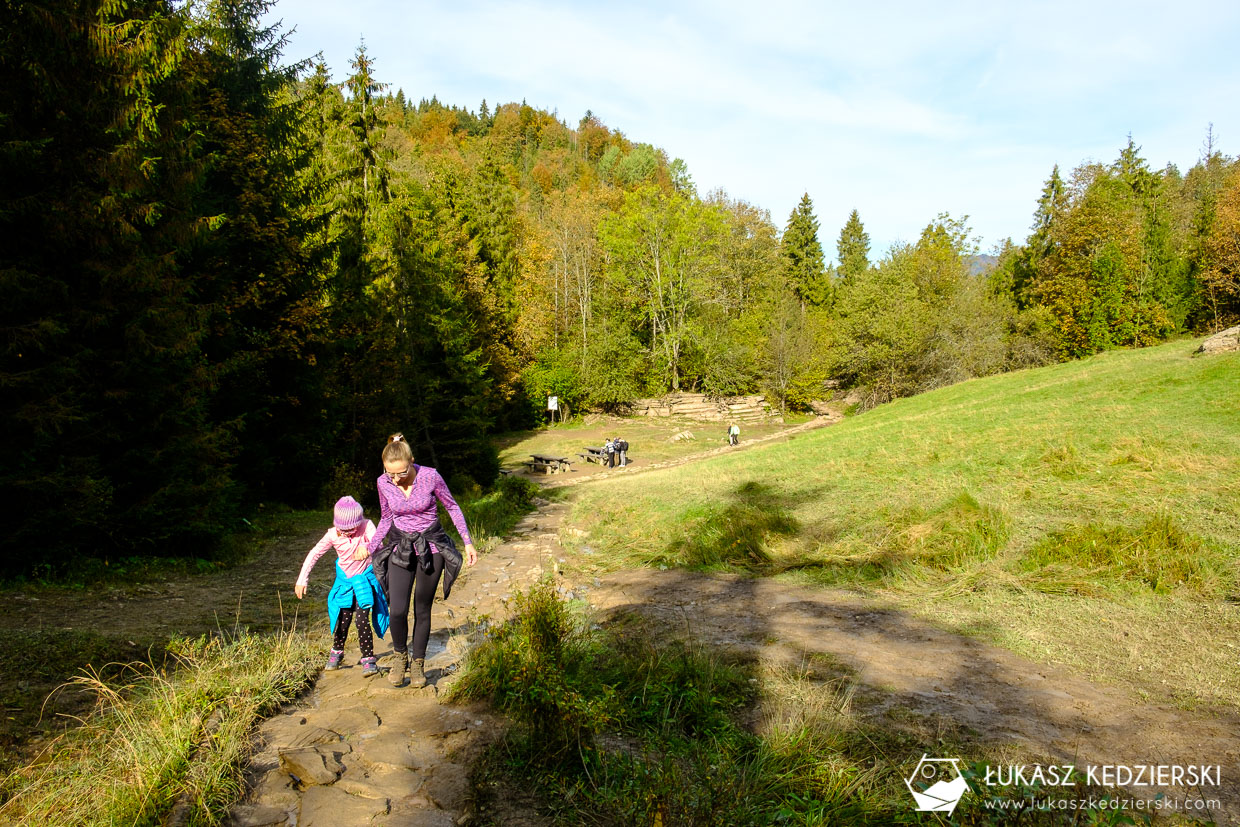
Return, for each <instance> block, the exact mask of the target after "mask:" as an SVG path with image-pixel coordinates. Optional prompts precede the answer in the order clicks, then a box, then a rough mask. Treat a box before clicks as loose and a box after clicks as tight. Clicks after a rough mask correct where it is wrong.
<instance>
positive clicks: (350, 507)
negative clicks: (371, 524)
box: [332, 497, 366, 531]
mask: <svg viewBox="0 0 1240 827" xmlns="http://www.w3.org/2000/svg"><path fill="white" fill-rule="evenodd" d="M365 519H366V515H365V514H364V513H362V506H361V503H359V502H358V501H357V500H355V499H353V498H352V497H341V498H340V499H338V500H336V510H335V513H334V514H333V515H332V524H333V525H334V526H336V528H337V529H338V530H340V531H352V530H353V529H355V528H357V527H358V526H359V525H361V524H362V521H363V520H365Z"/></svg>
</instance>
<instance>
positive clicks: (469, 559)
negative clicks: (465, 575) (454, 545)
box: [465, 543, 478, 566]
mask: <svg viewBox="0 0 1240 827" xmlns="http://www.w3.org/2000/svg"><path fill="white" fill-rule="evenodd" d="M477 562H478V549H476V548H474V544H473V543H466V544H465V565H467V566H472V565H473V564H474V563H477Z"/></svg>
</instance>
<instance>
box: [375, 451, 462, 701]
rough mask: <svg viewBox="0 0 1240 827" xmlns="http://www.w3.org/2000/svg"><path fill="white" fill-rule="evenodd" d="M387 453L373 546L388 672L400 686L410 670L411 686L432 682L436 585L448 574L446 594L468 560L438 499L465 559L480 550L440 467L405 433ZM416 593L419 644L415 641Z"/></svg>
mask: <svg viewBox="0 0 1240 827" xmlns="http://www.w3.org/2000/svg"><path fill="white" fill-rule="evenodd" d="M382 458H383V468H384V470H385V471H386V473H384V474H383V476H381V477H379V479H378V482H377V483H376V484H377V486H378V488H379V525H378V527H377V528H376V529H375V534H374V537H373V538H372V539H371V541H370V542H369V543H368V544H367V548H368V550H369V551H370V555H371V559H372V560H373V565H374V569H375V576H376V577H377V578H378V580H379V583H380V584H381V585H382V586H383V590H384V592H385V593H386V595H387V601H388V613H389V616H390V624H391V625H390V627H389V628H390V629H391V632H392V668H391V670H390V671H389V673H388V678H389V680H391V682H392V685H393V686H401V685H403V684H404V682H405V673H406V671H409V672H410V685H411V686H415V687H416V686H426V673H425V670H424V665H425V659H426V644H427V642H428V641H429V640H430V634H431V605H432V604H433V603H434V600H435V590H436V589H437V588H438V587H439V583H440V581H441V580H442V581H443V596H444V597H445V598H446V597H447V596H448V594H449V593H450V592H451V590H452V581H453V580H454V579H455V578H456V575H457V573H458V572H459V571H460V569H461V563H462V558H461V555H460V552H458V551H457V550H456V546H455V545H453V543H452V539H451V538H450V537H448V535H447V533H446V532H445V531H444V529H443V526H441V525H440V524H439V516H438V510H437V508H436V503H437V502H438V503H439V504H442V505H443V507H444V509H445V510H446V511H447V512H448V515H449V516H450V517H451V518H452V523H453V525H455V526H456V531H457V533H458V534H460V535H461V540H462V541H463V542H464V543H465V557H464V563H465V564H466V565H469V566H472V565H473V564H474V563H476V562H477V561H478V552H477V550H476V549H475V548H474V543H473V540H472V539H471V538H470V535H469V528H468V527H467V526H466V525H465V515H464V514H462V513H461V508H460V506H458V505H457V504H456V500H454V499H453V498H452V493H451V492H450V491H448V486H447V483H445V482H444V481H443V477H441V476H440V475H439V472H438V471H436V470H435V469H434V468H429V467H427V466H425V465H416V464H414V462H413V450H412V449H411V448H410V447H409V443H408V442H406V441H405V437H404V435H402V434H392V435H391V436H390V437H388V441H387V445H385V446H384V448H383V454H382ZM410 597H412V600H413V646H412V649H410V648H409V646H408V637H409V603H410ZM411 657H412V662H411V660H410V659H411Z"/></svg>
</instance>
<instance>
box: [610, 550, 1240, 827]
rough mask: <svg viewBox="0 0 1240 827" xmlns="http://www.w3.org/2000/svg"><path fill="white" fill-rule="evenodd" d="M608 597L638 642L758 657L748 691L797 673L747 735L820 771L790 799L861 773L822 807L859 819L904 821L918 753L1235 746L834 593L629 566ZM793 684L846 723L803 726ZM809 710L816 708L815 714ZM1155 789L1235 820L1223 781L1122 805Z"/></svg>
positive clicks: (807, 721) (1168, 751)
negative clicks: (850, 806) (788, 746)
mask: <svg viewBox="0 0 1240 827" xmlns="http://www.w3.org/2000/svg"><path fill="white" fill-rule="evenodd" d="M623 591H624V593H625V594H626V595H627V596H628V602H626V603H622V604H620V605H616V606H613V607H612V608H610V609H609V610H608V615H607V617H606V619H605V621H604V626H605V627H606V628H608V629H615V628H617V627H619V628H626V627H627V628H629V629H632V630H635V633H636V636H637V639H644V640H645V641H646V642H647V643H649V644H653V645H668V644H669V643H673V644H674V643H675V642H676V641H685V640H691V641H693V642H694V645H696V646H698V647H699V648H701V649H703V650H705V651H709V652H711V653H713V654H714V655H715V656H716V657H720V658H724V659H728V660H730V661H734V662H741V663H750V664H756V663H757V661H758V659H759V658H760V659H761V664H762V668H761V669H760V670H758V671H753V672H751V673H750V674H752V675H753V677H754V678H755V679H756V680H758V681H760V682H761V683H762V684H763V685H770V683H771V681H770V677H769V676H770V674H771V672H772V671H773V670H775V671H778V670H780V669H782V670H784V671H785V672H790V673H794V674H796V673H798V672H799V673H800V674H801V677H800V679H799V680H797V681H785V682H784V684H785V687H784V688H782V689H780V691H778V692H775V693H771V692H769V691H764V693H763V697H762V705H767V706H769V705H776V706H780V705H782V709H783V710H784V718H783V719H782V720H781V719H779V718H778V717H776V718H775V719H774V723H775V724H777V725H778V726H777V727H776V730H775V732H774V734H772V732H771V731H763V730H761V729H758V728H757V725H759V724H762V723H763V722H765V723H766V725H768V726H769V725H770V724H771V722H772V717H771V716H770V715H766V716H765V717H758V718H756V719H755V721H754V722H753V723H754V724H755V726H754V727H752V728H753V729H754V731H755V732H756V734H758V735H760V737H761V738H762V739H763V740H764V741H766V742H769V744H771V745H778V744H785V743H789V740H788V739H789V738H792V737H793V736H796V737H797V738H800V739H802V740H800V741H796V740H795V739H794V740H793V741H792V743H793V744H794V747H795V749H796V750H800V751H802V752H806V751H808V753H809V754H811V755H813V756H815V758H816V760H818V761H819V763H820V766H821V768H822V773H821V774H818V775H816V774H814V773H808V774H805V775H800V776H798V778H799V780H798V781H797V784H799V785H802V787H801V788H800V789H797V790H795V792H796V794H797V795H800V796H803V797H808V796H810V795H812V794H814V791H815V790H816V789H820V788H815V787H813V786H812V785H813V784H814V783H818V781H822V780H824V779H825V780H831V781H834V780H835V779H837V777H838V775H836V774H841V773H842V774H845V775H846V774H847V773H848V772H850V771H851V772H853V773H854V774H856V773H862V772H863V771H865V770H868V771H869V772H872V773H874V777H872V778H870V779H869V780H868V781H867V782H866V784H864V785H862V786H860V787H858V788H857V789H854V790H852V791H851V792H850V793H849V797H845V798H840V797H833V798H830V799H829V800H831V801H835V802H836V803H837V804H842V803H843V802H844V801H846V800H851V799H850V797H856V796H860V797H861V798H862V799H863V800H864V802H863V803H865V805H866V806H865V808H864V812H868V813H869V814H871V817H876V816H877V814H879V813H885V814H886V817H890V818H891V820H892V821H899V820H903V816H904V815H908V816H912V815H913V814H914V813H913V803H912V800H911V798H909V799H908V800H907V801H906V800H904V798H903V792H902V789H901V787H902V784H903V778H904V777H905V776H907V775H908V773H909V772H911V771H912V769H913V767H915V766H916V765H917V763H918V760H919V759H920V758H921V755H922V753H923V752H925V753H928V754H930V755H943V754H946V755H947V757H957V758H960V759H962V761H963V762H964V763H965V764H968V763H971V762H974V761H987V762H989V763H991V764H992V765H994V764H1000V763H1002V764H1009V763H1012V764H1014V763H1026V764H1041V765H1043V766H1050V765H1052V764H1054V765H1064V764H1073V765H1075V766H1078V767H1084V766H1088V765H1104V764H1110V765H1138V764H1143V763H1151V762H1153V761H1154V759H1155V758H1157V759H1158V763H1165V764H1180V765H1185V766H1187V765H1189V764H1197V765H1201V764H1207V763H1208V764H1224V763H1227V762H1228V761H1229V760H1230V759H1229V758H1228V757H1227V756H1229V755H1231V754H1232V752H1234V749H1235V739H1234V732H1235V731H1236V729H1235V728H1236V727H1237V726H1240V720H1238V719H1237V716H1236V714H1235V712H1234V710H1230V709H1216V710H1212V711H1211V712H1210V713H1208V714H1200V715H1193V716H1188V715H1186V713H1184V712H1183V711H1182V710H1175V709H1168V708H1164V707H1160V706H1157V705H1154V704H1146V703H1142V702H1140V701H1139V700H1137V699H1136V698H1134V697H1131V696H1130V695H1129V694H1128V693H1127V692H1125V691H1123V690H1120V689H1115V688H1110V687H1105V686H1099V685H1095V684H1093V683H1091V682H1089V681H1087V680H1084V679H1083V678H1081V677H1080V676H1077V675H1075V674H1074V673H1072V672H1070V671H1068V670H1066V669H1062V668H1059V667H1056V666H1051V665H1046V664H1038V663H1033V662H1030V661H1027V660H1025V659H1024V658H1021V657H1019V656H1017V655H1014V654H1012V653H1011V652H1008V651H1006V650H1003V649H1000V648H998V647H995V646H992V645H989V644H987V643H985V642H983V641H979V640H975V639H971V638H963V637H960V636H958V635H956V634H953V633H951V632H948V631H944V630H942V629H940V628H937V627H936V626H934V625H932V624H931V623H928V622H926V621H924V620H922V619H920V618H918V617H915V616H913V615H911V614H909V613H907V612H904V611H901V610H898V609H893V608H888V607H883V606H876V605H874V604H873V603H872V601H869V600H867V599H865V598H861V597H858V596H856V595H853V594H850V593H846V592H822V591H820V590H815V589H811V588H789V587H788V586H787V585H786V584H779V583H774V582H772V581H770V580H767V579H762V578H748V577H728V576H718V575H709V574H702V573H694V572H689V571H683V570H681V571H667V572H649V571H645V572H632V573H629V574H628V575H627V576H626V577H625V578H624V585H623ZM1066 633H1069V634H1071V633H1079V631H1077V632H1072V631H1067V630H1066ZM630 637H632V635H630ZM807 665H808V667H809V668H807ZM747 668H751V669H753V668H754V667H753V666H750V667H747ZM806 683H809V684H817V685H819V686H820V687H825V691H826V693H827V694H828V695H829V696H839V695H840V689H841V687H842V688H844V689H845V690H846V691H845V692H844V695H846V696H847V697H848V698H849V699H851V700H850V702H849V704H848V705H847V706H846V707H845V711H847V712H848V713H849V715H848V716H846V717H845V718H841V717H840V716H838V715H835V716H833V715H832V714H819V715H818V716H817V717H815V715H814V714H812V713H813V710H814V705H813V704H812V703H807V702H802V701H800V700H799V699H798V698H797V697H796V696H795V692H796V691H797V690H796V688H795V685H797V684H802V685H803V684H806ZM776 687H777V688H778V684H776ZM819 712H825V713H830V712H831V710H830V709H829V708H828V709H825V710H823V709H822V708H821V707H820V709H819ZM836 730H838V731H836ZM849 768H852V769H851V770H850V769H849ZM815 779H818V781H815ZM1027 792H1028V791H1027V790H1016V789H1000V788H995V789H989V790H986V789H983V790H980V791H974V793H975V794H974V795H973V797H972V799H971V801H969V802H965V803H962V807H961V810H960V811H958V812H957V814H956V817H955V818H954V819H953V822H954V823H959V824H989V823H1008V822H1005V821H1003V820H1002V819H998V820H993V821H992V820H991V819H992V817H993V814H992V813H989V812H988V811H984V810H983V801H984V799H986V798H988V797H990V796H997V797H1006V798H1022V797H1025V794H1026V793H1027ZM1062 792H1063V791H1060V790H1048V791H1046V796H1047V798H1055V797H1062V798H1067V797H1077V796H1076V795H1075V794H1076V793H1094V792H1101V791H1097V790H1093V789H1086V788H1084V787H1083V786H1082V783H1078V787H1077V789H1075V790H1071V791H1069V792H1070V793H1072V794H1073V795H1071V796H1069V795H1068V794H1066V793H1065V794H1063V795H1059V794H1060V793H1062ZM1158 793H1163V794H1165V795H1166V796H1167V797H1168V798H1169V799H1172V800H1188V799H1196V798H1203V799H1215V800H1217V801H1218V802H1219V804H1220V805H1221V812H1222V813H1224V814H1225V815H1226V816H1229V817H1234V816H1240V783H1237V781H1236V779H1232V778H1227V777H1226V774H1225V773H1224V776H1223V777H1222V780H1221V783H1220V785H1219V786H1216V787H1210V788H1208V789H1191V790H1190V789H1186V788H1182V789H1176V788H1173V787H1166V788H1160V789H1155V788H1145V789H1140V790H1135V791H1131V792H1129V793H1128V794H1127V795H1126V796H1125V797H1132V796H1133V795H1134V794H1135V795H1136V797H1141V798H1149V799H1152V798H1153V797H1154V796H1155V795H1156V794H1158ZM819 800H820V801H826V800H828V799H819ZM832 806H836V805H832ZM905 808H907V810H905ZM846 812H847V811H844V810H839V811H829V812H828V813H827V818H828V819H830V820H831V821H833V822H839V823H863V822H864V820H865V818H864V816H861V817H858V818H857V821H856V822H853V821H851V817H852V814H849V815H847V816H844V813H846ZM1218 812H1220V811H1219V810H1216V811H1213V812H1212V813H1211V815H1217V814H1218ZM1074 815H1077V814H1074V813H1071V812H1060V813H1054V812H1051V813H1041V814H1026V815H1025V816H1024V817H1022V819H1020V820H1019V823H1022V824H1060V823H1076V822H1073V820H1072V817H1073V816H1074ZM1100 815H1105V814H1100ZM841 816H844V818H843V819H841V818H840V817H841ZM1090 823H1095V822H1092V821H1091V822H1090ZM1101 823H1113V822H1110V821H1103V822H1101ZM1115 823H1119V822H1115ZM1123 823H1127V822H1123Z"/></svg>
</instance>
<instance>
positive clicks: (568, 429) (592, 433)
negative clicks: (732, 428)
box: [498, 415, 809, 473]
mask: <svg viewBox="0 0 1240 827" xmlns="http://www.w3.org/2000/svg"><path fill="white" fill-rule="evenodd" d="M808 418H809V417H804V416H803V417H800V418H798V417H796V416H789V417H787V419H786V424H784V425H779V424H775V423H753V424H750V423H744V424H742V425H741V441H742V442H744V441H745V440H750V439H756V438H758V437H763V436H768V435H769V434H773V433H775V432H777V431H780V430H783V429H784V428H786V427H787V426H788V425H791V424H797V423H798V422H802V421H805V420H806V419H808ZM727 430H728V423H727V422H689V421H686V420H684V419H680V418H679V417H674V418H666V419H660V418H653V417H650V418H646V417H639V418H633V419H624V418H621V417H616V416H601V415H591V416H587V417H584V418H582V419H576V420H573V421H571V422H565V423H562V424H558V423H557V424H556V425H554V426H552V427H549V428H543V429H541V430H534V431H516V432H513V433H510V434H504V435H503V436H501V437H500V438H499V439H498V447H499V459H500V464H501V465H502V466H503V467H504V468H509V469H517V468H520V467H521V464H522V463H524V462H525V461H526V460H528V459H529V458H530V454H547V455H553V456H563V457H568V458H569V459H571V460H572V461H573V462H574V464H575V467H574V469H573V473H576V472H579V471H581V472H589V471H593V470H597V468H598V466H597V465H587V464H586V463H585V462H584V461H583V460H582V459H581V458H580V457H578V456H577V454H580V453H585V450H586V448H588V447H596V448H597V447H602V445H603V443H604V442H606V441H607V439H608V438H609V437H616V436H618V437H621V438H623V439H625V440H627V441H628V443H629V459H630V461H631V462H633V463H634V464H636V465H638V466H640V465H647V464H649V463H652V462H663V461H664V460H669V459H678V458H680V457H686V456H689V455H691V454H697V453H701V452H702V451H706V450H709V449H711V448H719V447H722V446H724V445H726V444H727V442H728V439H727ZM682 431H689V432H691V433H692V434H693V438H692V439H685V440H679V441H677V442H672V441H671V440H672V437H673V436H675V435H676V434H679V433H681V432H682Z"/></svg>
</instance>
